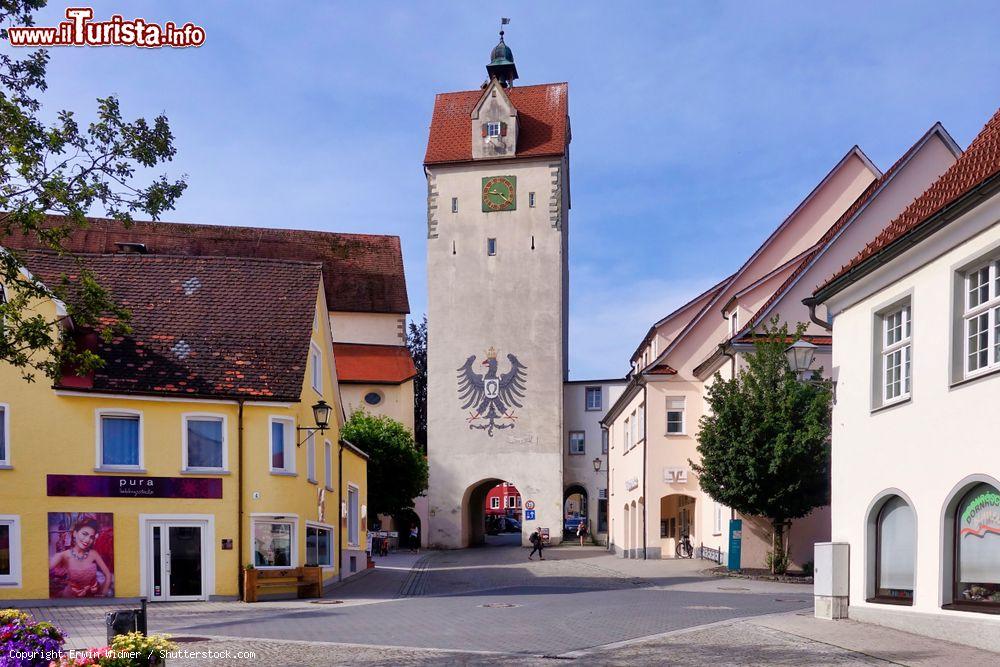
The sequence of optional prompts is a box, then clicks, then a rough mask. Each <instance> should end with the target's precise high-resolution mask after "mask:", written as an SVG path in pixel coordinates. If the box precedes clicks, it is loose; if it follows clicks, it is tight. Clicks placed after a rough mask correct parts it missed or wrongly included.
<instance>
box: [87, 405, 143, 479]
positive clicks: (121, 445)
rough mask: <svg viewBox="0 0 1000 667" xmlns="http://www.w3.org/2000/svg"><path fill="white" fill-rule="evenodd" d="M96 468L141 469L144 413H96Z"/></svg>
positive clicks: (107, 411) (128, 411)
mask: <svg viewBox="0 0 1000 667" xmlns="http://www.w3.org/2000/svg"><path fill="white" fill-rule="evenodd" d="M97 468H98V469H107V470H141V469H142V415H141V413H139V412H136V411H135V410H115V411H111V410H100V411H98V413H97Z"/></svg>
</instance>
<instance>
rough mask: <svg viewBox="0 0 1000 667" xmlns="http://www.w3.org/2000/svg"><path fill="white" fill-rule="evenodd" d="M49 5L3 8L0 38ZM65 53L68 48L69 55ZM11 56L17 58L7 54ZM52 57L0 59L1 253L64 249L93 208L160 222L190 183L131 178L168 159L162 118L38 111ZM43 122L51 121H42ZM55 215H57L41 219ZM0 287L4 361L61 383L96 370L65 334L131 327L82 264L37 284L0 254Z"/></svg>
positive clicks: (109, 107) (29, 375) (34, 2)
mask: <svg viewBox="0 0 1000 667" xmlns="http://www.w3.org/2000/svg"><path fill="white" fill-rule="evenodd" d="M45 4H46V3H45V0H7V1H5V2H2V3H0V26H2V28H0V38H2V39H4V40H6V39H7V28H8V27H10V26H14V25H32V24H33V19H32V16H33V14H34V13H35V12H36V11H38V10H39V9H40V8H42V7H44V6H45ZM65 51H66V52H67V55H70V54H69V52H70V51H72V49H65ZM15 53H16V54H17V55H13V54H15ZM48 61H49V52H48V51H46V50H44V49H39V50H37V51H34V52H27V53H25V54H24V55H23V56H21V55H20V53H18V51H17V50H16V49H10V50H8V51H6V52H3V53H0V247H2V246H4V245H5V244H4V239H5V238H6V237H9V236H11V235H12V234H15V233H19V234H23V235H25V236H28V237H35V238H37V239H38V240H39V241H40V242H41V245H42V246H43V247H46V248H48V249H50V250H53V251H56V252H60V253H65V249H64V247H63V244H64V242H65V240H66V238H67V237H68V236H70V235H71V234H72V233H74V232H75V231H77V230H78V229H81V228H84V227H86V226H87V220H86V215H87V214H88V213H89V212H90V211H92V210H93V209H98V210H100V211H101V212H102V213H103V214H104V215H106V216H107V217H109V218H114V219H116V220H120V221H122V222H124V223H126V224H128V223H130V222H131V221H132V215H133V214H134V213H142V214H144V215H148V216H150V217H151V218H152V219H154V220H155V219H157V218H158V217H159V215H160V214H161V213H162V212H163V211H165V210H169V209H171V208H172V207H173V205H174V202H175V201H176V199H177V198H178V197H179V196H180V195H181V193H182V192H183V191H184V188H185V187H186V184H185V182H184V180H183V179H181V180H176V181H171V180H169V179H167V177H166V176H160V177H158V178H153V179H152V180H151V182H149V183H148V184H145V185H143V184H141V183H139V182H138V181H139V180H140V178H139V175H138V173H137V172H140V171H145V170H149V169H152V168H155V167H156V166H157V165H159V164H162V163H164V162H167V161H170V160H171V159H172V158H173V156H174V153H175V149H174V146H173V135H172V134H171V132H170V127H169V125H168V122H167V119H166V117H165V116H162V115H160V116H157V117H156V118H155V119H154V120H153V121H152V122H151V123H150V122H147V121H146V120H145V119H143V118H139V119H136V120H126V119H125V118H124V117H123V115H122V112H121V109H120V107H119V103H118V99H117V98H115V97H106V98H103V99H98V100H97V109H96V113H95V119H94V121H93V122H91V123H89V124H88V125H87V126H86V127H81V126H80V124H79V123H78V121H77V118H76V116H75V114H74V113H73V112H71V111H65V110H63V111H58V112H55V113H48V114H45V113H43V110H42V105H41V102H40V101H39V95H40V94H41V93H42V92H44V91H45V90H46V81H45V72H46V67H47V65H48ZM44 117H48V118H54V119H55V120H54V121H53V122H45V121H44V120H43V118H44ZM49 214H58V215H60V216H63V217H60V218H51V217H47V216H48V215H49ZM0 282H2V283H3V284H5V285H6V286H7V290H6V300H5V302H3V303H0V317H2V319H3V332H4V335H3V337H2V341H0V362H5V363H8V364H11V365H13V366H15V367H17V368H19V369H21V373H22V375H23V376H24V377H25V378H26V379H28V380H31V379H33V377H34V373H35V372H42V373H43V374H45V375H46V376H48V377H52V378H55V377H58V376H59V375H60V373H61V371H62V369H63V368H64V367H65V366H66V365H71V366H73V367H75V368H76V369H77V371H78V372H87V371H89V370H92V369H93V368H95V367H97V366H99V365H100V363H101V361H100V359H99V358H98V357H97V356H96V355H95V354H93V353H92V352H89V351H85V350H78V349H77V348H76V346H75V345H74V343H73V340H72V336H71V335H70V334H69V328H68V327H67V326H64V325H66V324H67V323H68V322H70V321H71V322H72V324H73V328H74V329H75V330H76V331H77V332H80V331H87V330H90V331H96V332H98V333H99V334H100V335H101V336H103V337H104V338H105V339H109V338H111V337H112V336H114V335H116V334H120V333H123V332H126V331H127V330H128V323H127V322H128V319H129V313H128V311H126V310H124V309H122V308H119V307H118V306H116V305H115V303H114V301H113V299H112V296H111V295H109V294H108V293H107V292H106V291H105V290H103V289H102V288H101V286H100V285H99V284H98V282H97V281H96V280H95V279H94V276H93V275H92V274H91V273H90V272H89V271H87V269H86V267H85V266H83V265H81V266H80V270H79V271H76V272H74V275H73V278H72V280H70V279H68V278H67V279H65V280H63V281H62V283H61V284H59V285H42V284H41V283H40V282H38V281H37V280H34V279H33V278H31V277H30V276H29V275H27V274H25V273H23V272H22V270H21V262H20V261H19V258H18V253H16V252H14V251H9V250H6V251H0ZM52 298H57V299H60V300H61V301H64V302H65V304H66V309H67V311H68V312H67V313H66V314H65V315H63V314H60V315H57V316H56V317H55V318H53V319H49V318H46V317H44V316H43V315H41V314H40V313H39V312H37V311H36V310H33V308H32V306H33V304H34V303H35V302H37V301H38V300H47V299H52Z"/></svg>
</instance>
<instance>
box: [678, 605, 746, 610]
mask: <svg viewBox="0 0 1000 667" xmlns="http://www.w3.org/2000/svg"><path fill="white" fill-rule="evenodd" d="M684 608H685V609H698V610H703V611H732V610H733V609H735V608H736V607H721V606H718V607H717V606H713V605H708V604H694V605H689V606H687V607H684Z"/></svg>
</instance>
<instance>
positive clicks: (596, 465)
mask: <svg viewBox="0 0 1000 667" xmlns="http://www.w3.org/2000/svg"><path fill="white" fill-rule="evenodd" d="M601 463H602V461H601V457H600V456H598V457H597V458H596V459H594V472H595V473H597V472H601Z"/></svg>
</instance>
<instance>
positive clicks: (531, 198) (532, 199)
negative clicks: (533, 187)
mask: <svg viewBox="0 0 1000 667" xmlns="http://www.w3.org/2000/svg"><path fill="white" fill-rule="evenodd" d="M528 207H529V208H535V193H534V192H529V193H528Z"/></svg>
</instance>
